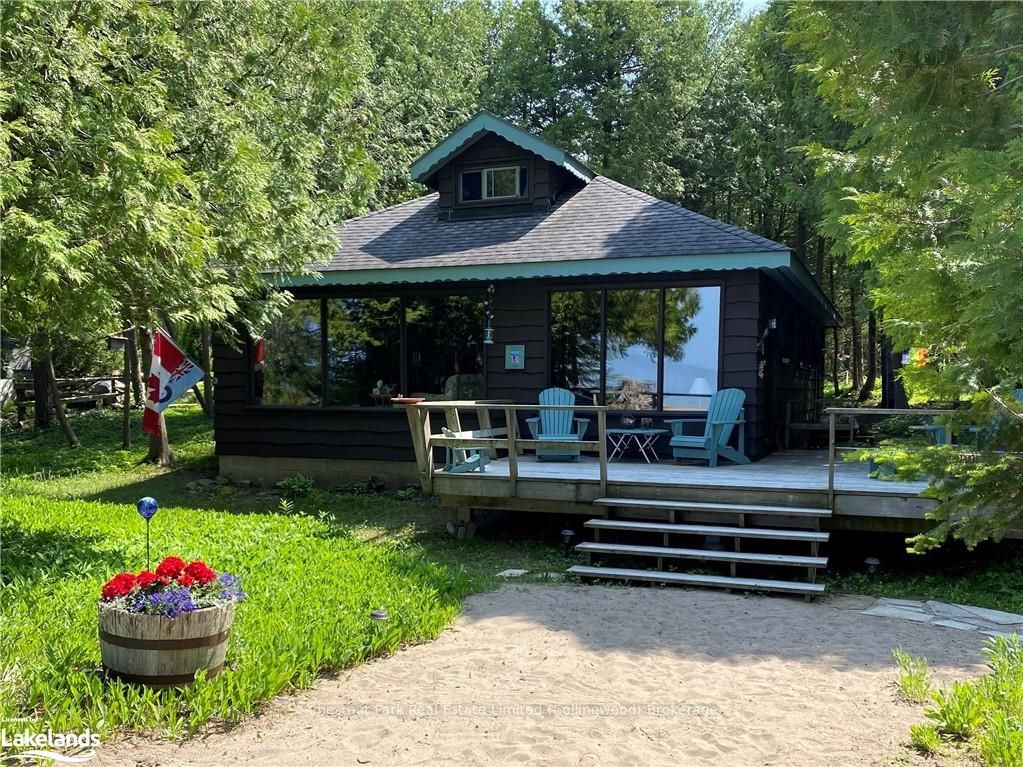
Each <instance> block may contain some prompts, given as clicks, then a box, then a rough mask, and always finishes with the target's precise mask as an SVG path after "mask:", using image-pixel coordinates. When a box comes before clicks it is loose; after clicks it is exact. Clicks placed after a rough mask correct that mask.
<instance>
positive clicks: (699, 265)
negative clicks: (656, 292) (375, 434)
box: [271, 251, 791, 288]
mask: <svg viewBox="0 0 1023 767" xmlns="http://www.w3.org/2000/svg"><path fill="white" fill-rule="evenodd" d="M790 259H791V254H790V253H789V252H788V251H776V252H773V253H771V252H767V253H724V254H714V255H706V256H655V257H644V256H637V257H635V258H602V259H579V260H574V261H530V262H525V263H522V262H518V263H510V264H468V265H465V266H462V265H451V266H413V267H385V268H382V269H350V270H339V271H330V272H318V273H317V274H316V275H309V274H307V275H277V276H275V277H271V279H272V281H273V282H274V283H275V284H277V285H279V286H280V287H285V288H287V287H299V286H303V285H353V286H354V285H396V284H401V283H405V284H423V283H430V282H466V281H470V280H471V281H480V280H482V281H490V280H516V279H529V278H538V277H600V276H605V275H613V274H656V273H663V272H702V271H722V270H737V269H786V268H788V267H789V263H790Z"/></svg>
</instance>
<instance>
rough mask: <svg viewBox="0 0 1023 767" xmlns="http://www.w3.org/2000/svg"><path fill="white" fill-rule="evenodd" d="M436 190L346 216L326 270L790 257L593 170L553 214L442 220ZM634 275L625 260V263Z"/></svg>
mask: <svg viewBox="0 0 1023 767" xmlns="http://www.w3.org/2000/svg"><path fill="white" fill-rule="evenodd" d="M438 212H439V211H438V207H437V195H436V194H430V195H427V196H425V197H420V198H418V199H416V200H412V201H411V202H406V203H403V204H401V205H395V206H393V207H390V208H385V209H384V210H380V211H377V212H375V213H370V214H368V215H365V216H360V217H358V218H353V219H350V220H348V221H346V222H345V223H344V224H343V225H342V226H341V227H340V228H339V239H340V247H339V248H338V250H337V252H336V253H335V254H334V257H333V258H332V259H331V260H330V262H329V263H328V264H326V265H320V266H318V267H317V269H318V270H319V271H323V272H337V271H348V270H366V269H374V270H375V269H395V268H401V269H408V268H415V267H444V266H460V267H466V266H484V265H492V264H529V263H537V264H543V263H548V262H553V261H557V262H565V261H573V262H577V261H590V260H604V259H635V258H640V257H647V258H650V257H657V258H663V257H671V256H694V255H701V256H713V255H723V254H745V253H787V252H788V250H789V249H788V248H787V247H786V246H784V245H781V244H779V243H777V242H772V241H771V240H768V239H765V238H763V237H760V236H759V235H756V234H753V233H751V232H747V231H744V230H742V229H738V228H736V227H734V226H729V225H728V224H724V223H721V222H720V221H715V220H714V219H712V218H707V217H706V216H701V215H699V214H697V213H693V212H692V211H690V210H686V209H685V208H680V207H679V206H677V205H672V204H671V203H668V202H664V201H663V200H658V199H657V198H656V197H651V196H650V195H648V194H645V193H643V192H640V191H638V190H636V189H632V188H631V187H628V186H625V185H624V184H620V183H618V182H617V181H612V180H611V179H609V178H605V177H603V176H596V177H595V178H594V179H593V180H592V181H591V182H590V183H588V184H586V185H584V186H583V187H582V188H581V189H579V190H578V191H577V192H575V193H574V194H572V195H571V196H570V197H568V198H567V199H565V200H564V201H562V202H559V203H558V204H556V205H554V206H553V207H552V208H551V209H550V210H546V211H542V212H541V211H537V212H534V213H531V214H528V215H520V216H506V217H502V218H482V219H481V218H474V219H452V220H440V219H439V218H438ZM621 267H622V271H623V272H627V271H628V266H627V264H626V263H623V264H621Z"/></svg>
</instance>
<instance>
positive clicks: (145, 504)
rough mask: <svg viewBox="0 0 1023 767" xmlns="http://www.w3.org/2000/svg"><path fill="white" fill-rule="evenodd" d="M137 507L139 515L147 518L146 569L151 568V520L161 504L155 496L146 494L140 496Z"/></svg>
mask: <svg viewBox="0 0 1023 767" xmlns="http://www.w3.org/2000/svg"><path fill="white" fill-rule="evenodd" d="M135 508H136V509H137V510H138V512H139V516H140V517H142V518H143V519H144V520H146V569H147V570H148V569H150V568H149V520H151V519H152V518H153V517H154V516H155V515H156V510H157V509H158V508H160V504H158V503H157V502H156V499H155V498H151V497H150V496H148V495H147V496H146V497H145V498H140V499H139V501H138V503H136V504H135Z"/></svg>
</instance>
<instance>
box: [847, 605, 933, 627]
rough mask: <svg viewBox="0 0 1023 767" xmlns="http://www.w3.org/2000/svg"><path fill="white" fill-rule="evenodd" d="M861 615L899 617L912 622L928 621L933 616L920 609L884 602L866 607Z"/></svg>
mask: <svg viewBox="0 0 1023 767" xmlns="http://www.w3.org/2000/svg"><path fill="white" fill-rule="evenodd" d="M863 615H876V616H879V617H881V618H901V619H902V620H904V621H913V622H914V623H929V622H930V621H931V619H932V618H933V617H934V616H933V615H928V614H927V613H925V612H923V611H921V610H913V609H911V608H907V607H897V606H895V605H884V604H877V605H874V606H873V607H868V608H867V609H866V610H864V611H863Z"/></svg>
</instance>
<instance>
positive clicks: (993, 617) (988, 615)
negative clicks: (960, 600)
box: [957, 605, 1023, 626]
mask: <svg viewBox="0 0 1023 767" xmlns="http://www.w3.org/2000/svg"><path fill="white" fill-rule="evenodd" d="M957 607H962V608H963V609H964V610H968V611H969V612H971V613H973V614H974V615H976V616H977V617H978V618H980V619H981V620H984V621H987V622H988V623H995V624H997V625H999V626H1015V625H1023V615H1017V614H1016V613H1005V612H1002V611H1001V610H988V609H987V608H986V607H969V606H967V605H957Z"/></svg>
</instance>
